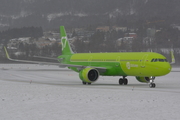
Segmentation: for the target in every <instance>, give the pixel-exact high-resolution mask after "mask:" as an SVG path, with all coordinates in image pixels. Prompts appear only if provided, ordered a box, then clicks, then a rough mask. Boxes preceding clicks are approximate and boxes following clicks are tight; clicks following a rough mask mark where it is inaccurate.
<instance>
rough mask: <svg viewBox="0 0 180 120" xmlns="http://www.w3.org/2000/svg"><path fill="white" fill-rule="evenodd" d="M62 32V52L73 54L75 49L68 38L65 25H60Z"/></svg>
mask: <svg viewBox="0 0 180 120" xmlns="http://www.w3.org/2000/svg"><path fill="white" fill-rule="evenodd" d="M60 34H61V43H62V54H63V55H71V54H73V51H72V49H71V47H70V45H69V42H68V40H67V35H66V31H65V29H64V26H60Z"/></svg>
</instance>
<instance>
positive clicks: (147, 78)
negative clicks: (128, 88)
mask: <svg viewBox="0 0 180 120" xmlns="http://www.w3.org/2000/svg"><path fill="white" fill-rule="evenodd" d="M136 79H137V80H138V81H139V82H143V83H149V82H150V80H154V79H155V77H153V76H151V77H138V76H137V77H136Z"/></svg>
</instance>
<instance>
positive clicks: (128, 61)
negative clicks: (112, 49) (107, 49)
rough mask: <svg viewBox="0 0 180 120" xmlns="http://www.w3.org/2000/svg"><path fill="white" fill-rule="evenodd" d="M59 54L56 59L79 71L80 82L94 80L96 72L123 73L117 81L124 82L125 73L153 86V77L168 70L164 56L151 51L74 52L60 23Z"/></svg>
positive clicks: (125, 81)
mask: <svg viewBox="0 0 180 120" xmlns="http://www.w3.org/2000/svg"><path fill="white" fill-rule="evenodd" d="M60 31H61V40H62V53H63V55H61V56H59V57H58V58H59V59H62V60H61V62H62V63H63V64H66V65H67V66H68V65H69V66H68V68H69V69H71V70H74V71H76V72H79V77H80V79H81V80H82V81H83V84H86V83H89V84H91V83H92V82H95V81H96V80H97V79H98V77H99V75H102V76H123V78H121V79H119V84H125V85H126V84H127V83H128V81H127V79H126V77H127V76H135V77H136V79H137V80H138V81H140V82H146V83H150V87H155V83H153V82H154V79H155V77H157V76H163V75H166V74H168V73H169V72H170V71H171V66H170V64H169V62H167V60H166V58H165V57H164V56H163V55H161V54H158V53H153V52H123V53H76V54H74V53H73V52H72V50H71V47H70V45H69V42H68V40H67V36H66V32H65V29H64V27H63V26H61V27H60Z"/></svg>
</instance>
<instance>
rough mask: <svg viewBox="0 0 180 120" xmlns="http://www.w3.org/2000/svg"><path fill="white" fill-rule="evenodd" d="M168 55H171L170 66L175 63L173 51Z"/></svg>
mask: <svg viewBox="0 0 180 120" xmlns="http://www.w3.org/2000/svg"><path fill="white" fill-rule="evenodd" d="M170 54H171V63H170V64H174V63H175V62H176V60H175V57H174V51H173V49H171V51H170Z"/></svg>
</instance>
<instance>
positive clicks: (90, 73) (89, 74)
mask: <svg viewBox="0 0 180 120" xmlns="http://www.w3.org/2000/svg"><path fill="white" fill-rule="evenodd" d="M79 78H80V79H81V80H82V81H83V82H87V83H93V82H95V81H96V80H97V79H98V78H99V72H98V70H96V69H93V68H85V69H83V70H81V71H80V72H79Z"/></svg>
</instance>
